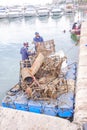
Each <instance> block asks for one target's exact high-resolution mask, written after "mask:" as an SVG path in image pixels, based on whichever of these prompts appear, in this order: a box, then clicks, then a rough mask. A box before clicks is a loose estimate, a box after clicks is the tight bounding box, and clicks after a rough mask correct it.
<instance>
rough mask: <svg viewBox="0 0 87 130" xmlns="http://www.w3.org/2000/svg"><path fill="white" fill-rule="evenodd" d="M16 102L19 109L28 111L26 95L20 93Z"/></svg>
mask: <svg viewBox="0 0 87 130" xmlns="http://www.w3.org/2000/svg"><path fill="white" fill-rule="evenodd" d="M14 104H15V107H16V109H17V110H23V111H28V99H27V97H26V95H24V94H23V95H19V96H18V97H17V98H16V100H15V102H14Z"/></svg>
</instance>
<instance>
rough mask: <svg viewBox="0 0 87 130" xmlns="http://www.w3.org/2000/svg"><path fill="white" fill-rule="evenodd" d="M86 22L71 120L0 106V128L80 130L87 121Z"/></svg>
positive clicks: (83, 27)
mask: <svg viewBox="0 0 87 130" xmlns="http://www.w3.org/2000/svg"><path fill="white" fill-rule="evenodd" d="M86 58H87V22H83V23H82V27H81V37H80V45H79V63H78V75H77V83H76V90H75V91H76V92H75V94H76V95H75V111H74V119H73V122H70V121H68V120H66V119H62V118H58V117H52V116H47V115H43V114H42V115H41V114H35V113H30V112H24V111H19V110H15V109H9V108H2V107H0V130H82V126H83V124H84V123H86V122H87V59H86Z"/></svg>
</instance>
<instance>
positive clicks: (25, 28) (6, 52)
mask: <svg viewBox="0 0 87 130" xmlns="http://www.w3.org/2000/svg"><path fill="white" fill-rule="evenodd" d="M76 17H77V14H76V15H75V16H74V15H66V16H62V17H61V18H51V17H49V18H48V17H46V18H15V19H0V102H1V100H2V98H3V97H4V95H5V93H6V91H7V90H9V89H10V88H11V87H12V86H14V85H15V84H16V83H17V82H18V81H19V67H20V66H19V62H20V60H21V55H20V48H21V47H22V44H23V42H25V41H28V42H29V43H30V49H32V48H33V45H32V44H31V43H32V39H33V37H34V33H35V32H36V31H38V32H39V33H40V35H41V36H43V38H44V40H49V39H54V41H55V45H56V51H58V50H61V49H62V50H63V51H64V52H65V54H66V56H67V57H68V58H69V59H71V60H72V61H77V60H78V46H75V44H74V42H73V41H72V39H71V38H70V32H69V30H70V29H71V26H72V24H73V22H74V20H75V18H76ZM63 30H66V33H64V32H63Z"/></svg>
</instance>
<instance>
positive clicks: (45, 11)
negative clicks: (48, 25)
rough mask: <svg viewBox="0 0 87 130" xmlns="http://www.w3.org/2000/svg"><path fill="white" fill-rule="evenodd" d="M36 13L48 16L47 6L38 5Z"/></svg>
mask: <svg viewBox="0 0 87 130" xmlns="http://www.w3.org/2000/svg"><path fill="white" fill-rule="evenodd" d="M37 15H38V16H40V17H42V16H49V9H48V8H47V7H40V8H38V10H37Z"/></svg>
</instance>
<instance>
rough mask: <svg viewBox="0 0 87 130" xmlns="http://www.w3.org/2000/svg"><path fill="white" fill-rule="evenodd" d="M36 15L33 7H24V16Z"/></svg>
mask: <svg viewBox="0 0 87 130" xmlns="http://www.w3.org/2000/svg"><path fill="white" fill-rule="evenodd" d="M35 16H37V13H36V9H35V8H34V7H30V6H29V7H25V9H24V17H35Z"/></svg>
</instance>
